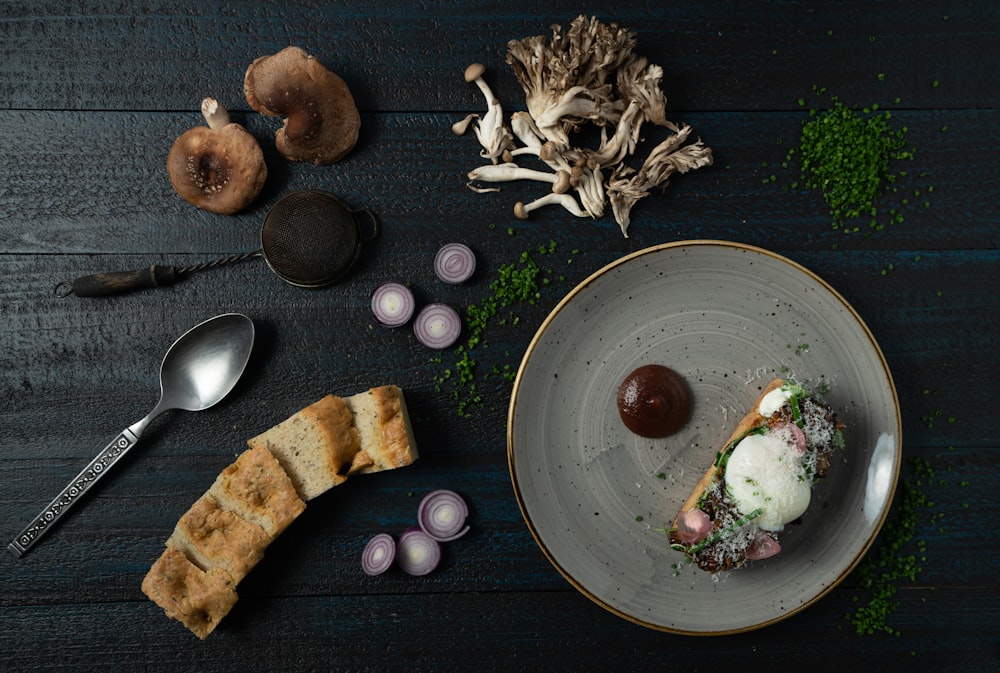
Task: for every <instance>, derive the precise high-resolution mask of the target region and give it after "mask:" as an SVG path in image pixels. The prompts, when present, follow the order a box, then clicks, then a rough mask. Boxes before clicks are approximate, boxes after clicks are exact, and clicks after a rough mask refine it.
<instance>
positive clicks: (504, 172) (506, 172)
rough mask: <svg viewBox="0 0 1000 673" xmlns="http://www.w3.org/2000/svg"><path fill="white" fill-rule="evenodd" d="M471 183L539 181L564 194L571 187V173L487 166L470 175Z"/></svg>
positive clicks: (508, 164) (518, 167)
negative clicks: (476, 181)
mask: <svg viewBox="0 0 1000 673" xmlns="http://www.w3.org/2000/svg"><path fill="white" fill-rule="evenodd" d="M468 178H469V180H470V181H475V180H478V181H480V182H511V181H514V180H537V181H538V182H547V183H549V184H551V185H552V191H554V192H556V193H559V194H561V193H563V192H565V191H567V190H568V189H569V187H570V182H569V173H567V172H566V171H557V172H555V173H545V172H543V171H536V170H534V169H531V168H523V167H521V166H518V165H517V164H512V163H507V164H487V165H486V166H480V167H479V168H476V169H475V170H472V171H470V172H469V174H468Z"/></svg>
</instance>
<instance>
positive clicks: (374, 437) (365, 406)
mask: <svg viewBox="0 0 1000 673" xmlns="http://www.w3.org/2000/svg"><path fill="white" fill-rule="evenodd" d="M344 402H345V403H346V404H347V406H348V407H349V408H350V410H351V412H352V413H353V415H354V425H355V426H356V427H357V429H358V432H359V433H360V435H361V450H360V451H359V452H358V455H357V456H356V457H355V460H354V464H353V465H352V472H359V473H362V474H368V473H371V472H381V471H382V470H392V469H395V468H397V467H403V466H406V465H409V464H410V463H412V462H413V461H415V460H416V459H417V457H418V453H417V442H416V439H414V436H413V428H412V427H411V426H410V416H409V413H408V412H407V409H406V400H405V399H404V398H403V391H402V390H401V389H400V388H399V387H398V386H392V385H389V386H380V387H378V388H372V389H370V390H368V391H366V392H363V393H358V394H357V395H352V396H350V397H345V398H344Z"/></svg>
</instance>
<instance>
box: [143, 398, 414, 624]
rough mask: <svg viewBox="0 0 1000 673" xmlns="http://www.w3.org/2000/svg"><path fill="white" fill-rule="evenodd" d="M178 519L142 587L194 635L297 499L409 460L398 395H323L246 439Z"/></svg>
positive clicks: (225, 605)
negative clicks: (245, 446)
mask: <svg viewBox="0 0 1000 673" xmlns="http://www.w3.org/2000/svg"><path fill="white" fill-rule="evenodd" d="M248 444H249V447H250V448H249V449H247V450H246V451H244V452H243V453H242V454H240V456H239V457H238V458H237V459H236V461H235V462H234V463H233V464H232V465H230V466H228V467H226V468H225V469H224V470H223V471H222V473H221V474H220V475H219V476H218V478H217V479H216V480H215V482H214V483H213V484H212V486H211V487H210V488H209V489H208V491H206V492H205V494H204V495H202V496H201V497H200V498H199V499H198V500H197V501H196V502H195V503H194V505H192V506H191V508H190V509H189V510H188V511H187V512H186V513H185V514H184V515H183V516H181V518H180V520H179V521H178V522H177V526H176V527H175V529H174V532H173V533H172V534H171V536H170V537H169V538H168V539H167V542H166V549H165V550H164V551H163V553H162V554H161V555H160V558H159V559H157V561H156V562H155V563H154V564H153V566H152V568H150V570H149V572H148V573H147V574H146V577H145V578H144V579H143V581H142V591H143V593H145V594H146V596H148V597H149V599H150V600H152V601H153V602H154V603H156V604H157V605H159V606H160V607H161V608H163V610H164V612H165V613H166V614H167V616H168V617H170V618H172V619H176V620H177V621H179V622H181V623H182V624H183V625H184V626H185V627H187V628H188V629H189V630H190V631H191V632H192V633H194V634H195V635H196V636H198V637H199V638H201V639H203V640H204V639H205V638H206V637H208V635H209V634H210V633H211V632H212V631H213V630H215V628H216V627H217V626H218V625H219V622H221V621H222V619H223V618H224V617H225V616H226V615H227V614H228V613H229V611H230V610H231V609H232V607H233V606H234V605H235V604H236V601H237V599H238V595H237V593H236V586H237V585H238V584H239V582H240V581H241V580H242V579H243V578H244V577H245V576H246V575H247V573H249V572H250V571H251V570H252V569H253V567H254V566H255V565H256V564H257V563H258V562H259V561H260V560H261V559H262V558H263V556H264V552H265V550H266V548H267V547H268V545H270V544H271V542H273V541H274V540H275V539H276V538H277V537H278V536H279V535H281V533H282V532H283V531H284V530H285V529H286V528H287V527H288V526H289V525H290V524H291V523H292V522H293V521H294V520H295V519H296V518H297V517H298V516H299V515H300V514H301V513H302V512H303V511H304V510H305V508H306V503H307V502H308V501H310V500H312V499H314V498H316V497H319V496H320V495H322V494H323V493H325V492H326V491H328V490H329V489H331V488H333V487H334V486H337V485H338V484H341V483H343V482H344V481H346V480H347V478H348V477H350V476H353V475H356V474H366V473H371V472H380V471H383V470H391V469H395V468H399V467H404V466H406V465H409V464H411V463H412V462H413V461H414V460H416V459H417V456H418V454H417V446H416V441H415V439H414V437H413V431H412V428H411V426H410V420H409V414H408V412H407V408H406V402H405V400H404V398H403V391H402V390H401V389H400V388H399V387H397V386H381V387H378V388H372V389H370V390H368V391H365V392H362V393H359V394H357V395H352V396H350V397H344V398H341V397H338V396H336V395H327V396H326V397H324V398H322V399H321V400H318V401H317V402H315V403H313V404H311V405H309V406H307V407H305V408H304V409H302V410H300V411H298V412H296V413H295V414H293V415H292V416H290V417H289V418H288V419H286V420H284V421H282V422H281V423H279V424H277V425H275V426H273V427H271V428H270V429H268V430H266V431H265V432H263V433H261V434H259V435H257V436H255V437H253V438H251V439H250V440H249V441H248Z"/></svg>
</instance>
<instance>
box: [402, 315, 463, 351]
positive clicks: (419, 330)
mask: <svg viewBox="0 0 1000 673" xmlns="http://www.w3.org/2000/svg"><path fill="white" fill-rule="evenodd" d="M435 317H437V318H439V319H441V320H443V321H445V325H444V326H445V332H444V333H443V334H440V335H436V334H432V333H430V332H429V331H428V329H429V323H430V321H431V320H433V318H435ZM413 333H414V335H415V336H416V337H417V341H419V342H420V343H422V344H423V345H425V346H427V347H428V348H435V349H438V350H441V349H444V348H448V347H449V346H451V345H452V344H454V343H455V342H456V341H458V337H459V336H460V335H461V333H462V319H461V317H459V315H458V312H457V311H456V310H455V309H453V308H452V307H450V306H448V305H447V304H428V305H427V306H425V307H424V308H423V309H421V310H420V313H418V314H417V318H416V320H415V321H414V323H413Z"/></svg>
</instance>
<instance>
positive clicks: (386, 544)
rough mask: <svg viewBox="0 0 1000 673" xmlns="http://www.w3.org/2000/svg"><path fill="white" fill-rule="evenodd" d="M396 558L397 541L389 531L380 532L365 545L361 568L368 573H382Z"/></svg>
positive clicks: (372, 574) (373, 574)
mask: <svg viewBox="0 0 1000 673" xmlns="http://www.w3.org/2000/svg"><path fill="white" fill-rule="evenodd" d="M395 560H396V541H395V540H393V539H392V536H391V535H389V534H388V533H379V534H378V535H376V536H375V537H373V538H372V539H371V540H369V541H368V544H366V545H365V549H364V551H363V552H362V553H361V569H362V570H364V571H365V574H366V575H371V576H372V577H374V576H375V575H381V574H382V573H384V572H385V571H386V570H388V569H389V568H390V567H392V563H393V561H395Z"/></svg>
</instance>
